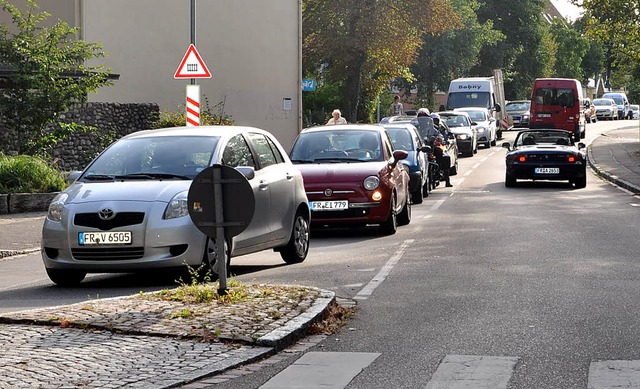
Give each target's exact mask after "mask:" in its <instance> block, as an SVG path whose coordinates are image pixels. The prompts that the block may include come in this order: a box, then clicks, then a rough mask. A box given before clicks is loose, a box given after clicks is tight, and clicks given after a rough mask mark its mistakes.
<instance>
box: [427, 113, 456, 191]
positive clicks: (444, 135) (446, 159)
mask: <svg viewBox="0 0 640 389" xmlns="http://www.w3.org/2000/svg"><path fill="white" fill-rule="evenodd" d="M431 118H432V119H433V124H434V126H435V128H436V129H437V130H438V135H437V136H436V139H435V141H434V145H433V154H434V155H435V156H436V162H437V163H438V166H439V167H440V171H441V172H442V178H443V179H444V182H445V186H446V187H452V186H453V185H451V180H450V178H449V169H451V157H450V156H449V154H448V153H447V152H446V151H445V148H444V142H447V141H448V139H449V131H448V127H447V125H446V123H444V122H442V121H441V120H440V115H438V114H437V113H433V114H431Z"/></svg>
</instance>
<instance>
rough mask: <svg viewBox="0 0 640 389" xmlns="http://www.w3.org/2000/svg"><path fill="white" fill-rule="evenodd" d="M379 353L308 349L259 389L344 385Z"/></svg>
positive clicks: (294, 388) (315, 388)
mask: <svg viewBox="0 0 640 389" xmlns="http://www.w3.org/2000/svg"><path fill="white" fill-rule="evenodd" d="M379 356H380V354H379V353H338V352H326V353H324V352H309V353H306V354H304V355H303V356H302V357H301V358H300V359H298V360H297V361H296V362H294V363H293V364H292V365H291V366H289V367H287V368H286V369H284V370H283V371H281V372H280V373H278V374H277V375H275V376H274V377H273V378H271V379H270V380H269V381H267V382H266V383H265V384H264V385H262V386H261V387H260V389H327V388H344V387H345V386H347V385H348V384H349V382H351V380H352V379H353V378H354V377H355V376H357V375H358V374H360V372H361V371H362V370H364V368H365V367H367V366H369V365H370V364H371V363H372V362H373V361H374V360H375V359H376V358H378V357H379Z"/></svg>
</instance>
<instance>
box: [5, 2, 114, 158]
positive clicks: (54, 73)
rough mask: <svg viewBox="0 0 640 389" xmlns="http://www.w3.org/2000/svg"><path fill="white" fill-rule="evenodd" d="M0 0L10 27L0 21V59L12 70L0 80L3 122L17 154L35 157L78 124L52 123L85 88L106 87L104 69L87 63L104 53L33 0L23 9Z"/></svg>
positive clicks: (80, 97)
mask: <svg viewBox="0 0 640 389" xmlns="http://www.w3.org/2000/svg"><path fill="white" fill-rule="evenodd" d="M11 3H13V2H12V1H9V0H0V9H1V10H2V11H4V12H7V13H8V14H9V15H11V19H12V22H13V27H12V28H10V27H9V26H7V25H6V24H2V25H0V63H3V64H5V65H8V66H10V67H11V68H12V69H13V70H14V71H15V73H14V74H13V76H11V77H7V78H3V79H1V80H0V81H2V82H4V83H6V84H7V85H9V86H10V87H9V88H8V89H3V93H1V94H0V116H2V118H3V124H4V126H5V127H7V128H9V129H13V130H16V133H17V134H18V148H19V149H18V152H19V153H20V154H31V155H36V154H39V153H41V152H42V150H46V149H48V148H50V147H51V146H53V145H55V144H56V143H57V142H58V141H59V140H60V139H61V137H63V136H67V135H69V134H70V133H71V132H73V131H74V130H78V129H79V128H80V126H77V125H76V126H73V125H71V126H64V125H58V129H56V130H54V131H53V133H51V134H49V133H47V131H46V128H47V126H48V125H49V124H51V123H57V122H59V120H58V115H59V114H60V113H61V112H64V111H66V110H68V109H69V108H70V107H72V106H74V105H75V104H78V103H83V102H85V101H86V100H87V95H88V93H89V92H95V91H96V90H97V89H98V88H100V87H102V86H105V85H110V84H111V82H110V81H109V80H108V74H109V71H108V69H105V67H104V66H87V65H85V64H86V63H87V62H88V61H89V60H91V59H94V58H99V57H104V56H105V55H106V53H105V52H104V51H102V47H101V45H99V44H97V43H88V42H85V41H82V40H78V39H76V36H77V33H78V29H77V28H73V27H71V26H69V25H68V24H67V23H66V22H64V21H62V20H57V21H56V22H55V23H53V24H52V23H50V22H48V18H49V17H50V16H51V15H50V14H49V13H47V12H39V11H38V8H39V7H38V5H37V4H36V2H35V1H34V0H26V10H24V11H23V10H21V9H20V8H18V7H17V6H15V5H13V4H11Z"/></svg>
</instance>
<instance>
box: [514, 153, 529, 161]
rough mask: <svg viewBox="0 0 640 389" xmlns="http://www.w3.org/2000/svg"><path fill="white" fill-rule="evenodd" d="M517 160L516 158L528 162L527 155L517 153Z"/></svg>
mask: <svg viewBox="0 0 640 389" xmlns="http://www.w3.org/2000/svg"><path fill="white" fill-rule="evenodd" d="M515 160H516V162H527V156H526V155H517V156H516V158H515Z"/></svg>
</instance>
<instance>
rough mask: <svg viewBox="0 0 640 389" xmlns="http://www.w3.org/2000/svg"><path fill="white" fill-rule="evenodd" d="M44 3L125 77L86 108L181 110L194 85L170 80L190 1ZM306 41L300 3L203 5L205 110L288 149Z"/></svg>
mask: <svg viewBox="0 0 640 389" xmlns="http://www.w3.org/2000/svg"><path fill="white" fill-rule="evenodd" d="M18 1H22V0H18ZM38 4H39V5H40V7H41V9H42V10H46V11H48V12H50V13H52V14H53V15H54V16H55V17H56V18H61V19H63V20H67V21H69V23H70V24H72V25H76V26H80V27H81V28H82V31H81V35H80V38H82V39H84V40H85V41H88V42H100V43H102V44H103V45H104V50H105V51H106V52H108V53H109V54H108V56H107V57H106V58H103V59H100V61H99V62H100V63H104V64H105V65H106V66H107V67H108V68H110V71H111V73H116V74H119V75H120V79H119V80H118V81H115V83H114V85H113V86H110V87H105V88H101V89H100V90H99V91H98V92H97V93H96V94H93V95H91V96H90V97H89V99H90V101H108V102H156V103H158V104H159V105H160V107H161V109H162V110H168V111H173V112H175V111H181V110H184V105H185V97H186V92H185V88H186V85H187V84H189V83H190V80H188V79H178V80H176V79H174V78H173V75H174V73H175V72H176V69H177V68H178V65H179V64H180V60H181V59H182V57H183V55H184V54H185V52H186V50H187V48H188V46H189V43H190V1H189V0H181V1H178V0H39V1H38ZM300 39H301V0H268V1H265V0H197V1H196V48H197V49H198V52H199V53H200V55H201V56H202V59H203V61H204V62H205V64H206V66H207V67H208V68H209V70H210V71H211V73H212V74H213V77H212V78H211V79H196V84H198V85H200V92H201V103H202V104H206V103H205V101H208V103H209V106H210V107H211V109H212V111H213V112H215V113H217V112H218V111H219V110H220V109H222V107H224V113H225V114H228V115H231V116H232V117H233V120H234V121H235V122H236V124H238V125H249V126H256V127H260V128H264V129H266V130H268V131H271V132H272V133H274V134H275V135H276V136H277V137H278V139H279V140H280V141H281V142H282V143H283V144H284V146H285V148H288V147H290V146H291V145H292V144H293V140H294V139H295V136H296V135H297V133H298V132H299V131H300V130H301V126H302V120H301V102H302V100H301V94H302V92H301V47H300V44H301V43H300V42H301V41H300ZM216 104H220V105H219V106H218V107H214V105H216ZM203 108H204V107H203ZM289 108H290V109H289Z"/></svg>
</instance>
